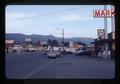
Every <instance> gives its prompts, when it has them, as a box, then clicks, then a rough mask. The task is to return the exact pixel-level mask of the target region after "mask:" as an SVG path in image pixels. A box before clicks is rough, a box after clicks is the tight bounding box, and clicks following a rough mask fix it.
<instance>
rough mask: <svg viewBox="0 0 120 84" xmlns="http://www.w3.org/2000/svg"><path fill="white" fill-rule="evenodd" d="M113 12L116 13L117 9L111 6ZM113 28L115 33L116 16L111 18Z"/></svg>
mask: <svg viewBox="0 0 120 84" xmlns="http://www.w3.org/2000/svg"><path fill="white" fill-rule="evenodd" d="M111 10H114V12H115V8H114V6H112V5H111ZM111 26H112V32H115V18H114V16H113V17H111Z"/></svg>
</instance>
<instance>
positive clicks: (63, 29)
mask: <svg viewBox="0 0 120 84" xmlns="http://www.w3.org/2000/svg"><path fill="white" fill-rule="evenodd" d="M57 30H58V28H57ZM61 34H62V51H64V29H63V28H62V33H61Z"/></svg>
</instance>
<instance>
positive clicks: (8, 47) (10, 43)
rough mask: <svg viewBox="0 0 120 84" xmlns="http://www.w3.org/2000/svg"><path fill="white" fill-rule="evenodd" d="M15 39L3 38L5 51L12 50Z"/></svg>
mask: <svg viewBox="0 0 120 84" xmlns="http://www.w3.org/2000/svg"><path fill="white" fill-rule="evenodd" d="M14 43H15V41H14V40H5V52H6V53H9V52H13V49H12V47H13V46H14Z"/></svg>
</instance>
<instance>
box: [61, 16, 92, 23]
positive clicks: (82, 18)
mask: <svg viewBox="0 0 120 84" xmlns="http://www.w3.org/2000/svg"><path fill="white" fill-rule="evenodd" d="M61 20H62V21H69V22H70V21H88V20H92V18H91V17H88V16H87V17H86V16H82V15H65V16H63V17H62V18H61Z"/></svg>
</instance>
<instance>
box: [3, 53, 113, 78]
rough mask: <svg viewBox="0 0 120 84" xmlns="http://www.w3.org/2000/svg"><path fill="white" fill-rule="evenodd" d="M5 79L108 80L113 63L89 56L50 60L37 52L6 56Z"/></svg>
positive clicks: (65, 56) (61, 57)
mask: <svg viewBox="0 0 120 84" xmlns="http://www.w3.org/2000/svg"><path fill="white" fill-rule="evenodd" d="M5 70H6V71H5V76H6V78H8V79H112V78H114V75H115V63H114V60H106V59H101V58H95V57H91V56H76V55H73V54H67V55H61V56H60V57H58V58H55V59H51V58H48V57H47V56H46V55H43V54H40V53H39V52H32V53H20V54H18V53H13V54H6V59H5Z"/></svg>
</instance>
